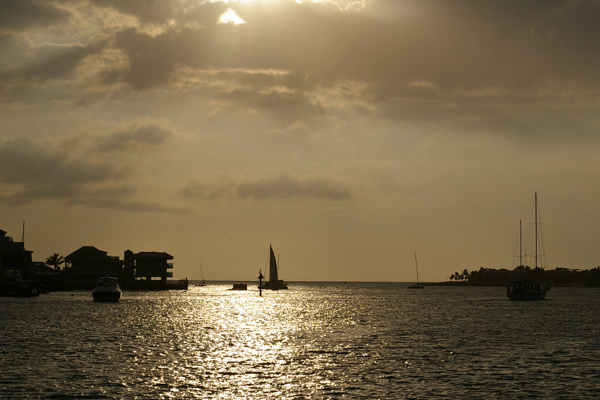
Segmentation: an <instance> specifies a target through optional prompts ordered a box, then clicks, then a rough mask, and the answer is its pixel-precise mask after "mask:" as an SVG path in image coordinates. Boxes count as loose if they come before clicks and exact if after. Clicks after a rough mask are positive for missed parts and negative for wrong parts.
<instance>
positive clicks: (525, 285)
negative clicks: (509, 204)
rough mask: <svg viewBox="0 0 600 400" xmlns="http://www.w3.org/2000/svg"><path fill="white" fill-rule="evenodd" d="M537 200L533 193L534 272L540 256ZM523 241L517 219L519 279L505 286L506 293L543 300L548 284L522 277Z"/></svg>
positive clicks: (510, 297)
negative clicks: (543, 284)
mask: <svg viewBox="0 0 600 400" xmlns="http://www.w3.org/2000/svg"><path fill="white" fill-rule="evenodd" d="M538 225H539V222H538V200H537V193H536V194H535V200H534V226H535V240H534V241H535V250H534V259H535V269H534V272H537V271H538V259H539V258H540V257H542V255H541V254H540V252H538V250H539V249H540V246H539V243H538ZM522 243H523V241H522V229H521V221H519V266H518V267H517V268H518V269H519V275H520V276H521V279H519V280H518V281H516V282H513V283H512V286H511V285H509V286H507V287H506V295H507V296H508V298H509V299H511V300H545V299H546V293H548V290H550V287H549V286H542V284H541V283H540V282H538V281H537V279H523V270H524V269H525V266H524V265H523V244H522Z"/></svg>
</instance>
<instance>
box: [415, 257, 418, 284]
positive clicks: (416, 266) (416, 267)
mask: <svg viewBox="0 0 600 400" xmlns="http://www.w3.org/2000/svg"><path fill="white" fill-rule="evenodd" d="M415 269H416V270H417V284H418V283H419V264H418V263H417V252H416V251H415Z"/></svg>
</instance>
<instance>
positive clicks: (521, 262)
mask: <svg viewBox="0 0 600 400" xmlns="http://www.w3.org/2000/svg"><path fill="white" fill-rule="evenodd" d="M519 266H520V267H523V228H522V225H521V220H519Z"/></svg>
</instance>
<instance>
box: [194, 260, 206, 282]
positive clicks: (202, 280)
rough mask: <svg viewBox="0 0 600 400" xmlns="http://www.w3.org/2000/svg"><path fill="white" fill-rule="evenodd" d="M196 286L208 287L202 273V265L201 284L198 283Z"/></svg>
mask: <svg viewBox="0 0 600 400" xmlns="http://www.w3.org/2000/svg"><path fill="white" fill-rule="evenodd" d="M196 286H206V281H205V280H204V274H203V273H202V263H200V283H197V284H196Z"/></svg>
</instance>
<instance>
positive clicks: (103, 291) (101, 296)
mask: <svg viewBox="0 0 600 400" xmlns="http://www.w3.org/2000/svg"><path fill="white" fill-rule="evenodd" d="M92 297H93V298H94V301H102V302H117V301H119V300H120V299H121V288H120V287H119V281H118V279H117V278H115V277H114V276H104V277H102V278H98V280H96V287H95V288H94V290H93V291H92Z"/></svg>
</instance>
